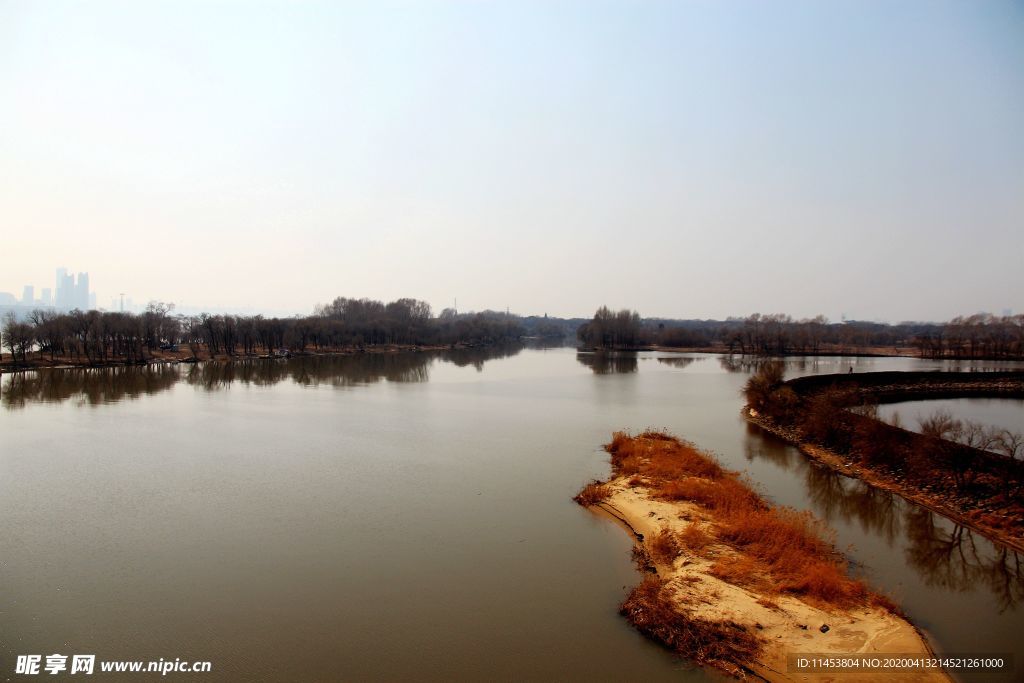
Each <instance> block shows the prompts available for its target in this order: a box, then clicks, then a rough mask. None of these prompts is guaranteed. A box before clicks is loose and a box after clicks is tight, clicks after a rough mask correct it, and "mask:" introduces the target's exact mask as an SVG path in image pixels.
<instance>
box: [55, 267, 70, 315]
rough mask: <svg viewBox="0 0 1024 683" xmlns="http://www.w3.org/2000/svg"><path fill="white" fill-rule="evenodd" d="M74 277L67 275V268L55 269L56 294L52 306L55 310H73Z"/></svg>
mask: <svg viewBox="0 0 1024 683" xmlns="http://www.w3.org/2000/svg"><path fill="white" fill-rule="evenodd" d="M74 298H75V276H74V275H68V269H67V268H58V269H57V294H56V298H55V301H54V304H55V305H56V306H57V308H67V309H71V308H74V307H75V305H74Z"/></svg>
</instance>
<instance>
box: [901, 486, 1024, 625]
mask: <svg viewBox="0 0 1024 683" xmlns="http://www.w3.org/2000/svg"><path fill="white" fill-rule="evenodd" d="M906 508H907V509H906V513H905V520H906V525H907V537H908V539H909V540H910V545H909V546H908V547H907V550H906V554H907V560H908V561H909V562H910V564H911V565H913V566H914V567H915V568H916V569H917V570H918V571H919V572H920V573H921V576H922V577H923V578H924V580H925V583H927V584H928V585H929V586H939V587H941V588H947V589H950V590H956V591H967V590H972V589H975V588H976V587H977V586H979V585H983V586H985V587H987V588H988V590H989V591H990V592H991V593H992V594H993V595H994V596H995V597H996V599H997V600H998V602H999V611H1000V612H1005V611H1006V610H1007V609H1009V608H1011V607H1013V606H1015V605H1016V604H1017V603H1018V602H1020V600H1021V598H1024V568H1022V567H1021V555H1020V553H1018V552H1015V551H1013V550H1011V549H1009V548H1006V547H1004V546H996V545H994V544H992V543H989V542H988V541H987V540H985V539H984V538H981V537H980V536H978V535H976V534H975V533H974V532H973V531H971V530H970V529H968V528H967V527H963V526H960V525H959V524H952V523H950V522H949V521H948V520H945V519H941V518H939V516H938V515H936V514H934V513H933V512H931V511H930V510H926V509H924V508H921V507H918V506H916V505H906Z"/></svg>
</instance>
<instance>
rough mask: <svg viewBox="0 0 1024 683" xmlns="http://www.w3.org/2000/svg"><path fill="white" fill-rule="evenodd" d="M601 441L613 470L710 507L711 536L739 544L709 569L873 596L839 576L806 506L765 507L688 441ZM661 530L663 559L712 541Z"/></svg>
mask: <svg viewBox="0 0 1024 683" xmlns="http://www.w3.org/2000/svg"><path fill="white" fill-rule="evenodd" d="M843 400H847V399H846V398H845V397H842V400H841V398H840V397H836V396H832V397H830V401H829V402H830V403H831V404H833V405H836V404H839V403H842V401H843ZM606 448H607V449H608V452H609V453H610V454H611V456H612V468H613V471H614V472H615V473H616V475H617V476H623V475H624V474H628V475H630V476H634V477H637V476H639V477H643V478H644V480H645V482H646V485H647V486H648V487H650V489H651V492H652V495H654V496H655V497H657V498H661V499H664V500H673V501H681V500H685V501H690V502H693V503H696V504H697V505H700V506H701V507H703V508H705V509H707V510H709V511H711V512H713V514H714V520H715V527H716V536H717V538H718V540H721V541H724V542H726V543H728V544H730V545H731V546H733V547H734V548H736V550H737V551H739V552H738V556H737V557H730V558H729V559H728V560H727V561H726V560H722V561H719V562H718V563H717V564H716V565H715V567H714V568H713V569H712V573H713V574H714V575H715V576H718V577H719V578H721V579H723V580H725V581H728V582H730V583H736V584H739V585H746V586H757V587H759V588H760V589H762V590H769V591H773V592H785V593H793V594H796V595H800V596H805V597H807V598H810V599H812V600H814V601H818V602H823V603H827V604H831V605H835V606H840V607H849V606H853V605H855V604H863V603H864V602H866V601H867V600H869V599H871V600H874V597H873V596H871V595H870V594H869V593H868V591H867V588H866V587H865V586H864V584H863V582H861V581H858V580H855V579H852V578H850V577H849V576H848V575H847V573H846V566H845V562H844V561H843V558H842V556H841V555H840V554H839V553H837V552H836V550H835V548H834V546H833V542H832V536H831V534H830V533H829V532H828V529H827V528H826V527H825V526H824V525H823V524H822V523H821V522H819V521H817V520H816V519H815V518H814V517H813V516H812V515H811V514H810V513H809V512H798V511H796V510H793V509H791V508H773V507H770V506H769V505H768V504H767V503H766V502H765V501H764V500H763V499H762V498H761V497H760V496H759V495H758V494H757V492H756V491H754V490H753V489H752V488H751V486H750V485H749V484H748V483H747V482H745V481H744V480H743V479H742V478H741V477H740V475H738V474H737V473H735V472H730V471H728V470H725V469H724V468H722V466H721V465H719V464H718V463H717V462H716V461H715V460H714V458H713V457H711V456H710V455H708V454H706V453H704V452H702V451H700V450H698V449H697V448H696V447H695V446H694V445H693V444H690V443H687V442H685V441H680V440H678V439H675V438H673V437H671V436H669V435H667V434H665V433H664V432H651V431H648V432H644V433H643V434H641V435H639V436H636V437H631V436H629V435H628V434H625V433H623V432H617V433H616V434H615V435H614V436H613V438H612V441H611V443H609V444H608V445H607V446H606ZM585 491H586V490H585ZM581 495H582V494H581ZM663 533H664V532H663ZM662 536H663V534H659V535H658V536H657V537H656V538H655V539H652V543H651V545H652V551H653V553H654V555H655V558H656V559H658V560H659V562H663V563H665V564H668V563H669V562H671V560H672V559H674V558H675V557H676V556H677V555H678V553H679V550H680V549H682V548H686V549H689V550H691V551H693V552H695V553H699V552H700V550H701V549H703V548H704V547H706V546H707V545H709V544H710V543H712V542H713V541H714V538H713V537H711V536H709V535H708V534H707V533H706V531H704V530H703V529H701V528H700V527H699V526H697V525H692V524H691V525H690V526H689V527H688V528H687V529H686V530H685V531H684V532H682V533H681V534H679V535H677V536H674V537H672V539H671V541H670V540H669V538H668V536H665V538H664V540H662ZM656 544H657V545H659V546H660V545H661V544H663V547H655V546H656ZM670 544H671V545H670ZM663 558H668V559H663ZM876 604H883V603H876Z"/></svg>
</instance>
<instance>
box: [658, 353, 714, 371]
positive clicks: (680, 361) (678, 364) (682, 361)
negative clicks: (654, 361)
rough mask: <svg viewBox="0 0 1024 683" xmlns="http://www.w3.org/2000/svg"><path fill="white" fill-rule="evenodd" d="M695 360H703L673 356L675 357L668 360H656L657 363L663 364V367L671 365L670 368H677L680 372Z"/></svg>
mask: <svg viewBox="0 0 1024 683" xmlns="http://www.w3.org/2000/svg"><path fill="white" fill-rule="evenodd" d="M695 360H704V359H703V358H700V359H698V358H692V357H689V356H675V357H669V358H658V362H659V363H663V364H665V365H671V366H672V367H674V368H679V369H680V370H682V369H683V368H685V367H688V366H689V365H691V364H692V363H693V361H695Z"/></svg>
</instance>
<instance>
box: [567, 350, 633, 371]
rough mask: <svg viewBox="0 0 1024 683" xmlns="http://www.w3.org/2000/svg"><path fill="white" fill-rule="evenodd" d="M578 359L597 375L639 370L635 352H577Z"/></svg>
mask: <svg viewBox="0 0 1024 683" xmlns="http://www.w3.org/2000/svg"><path fill="white" fill-rule="evenodd" d="M576 360H578V361H579V362H580V363H582V364H583V365H586V366H587V367H588V368H590V369H591V370H593V371H594V374H595V375H612V374H619V373H629V372H636V371H637V367H638V366H637V356H636V354H635V353H627V352H615V351H612V352H606V351H598V352H596V353H589V352H588V353H577V354H576Z"/></svg>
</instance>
